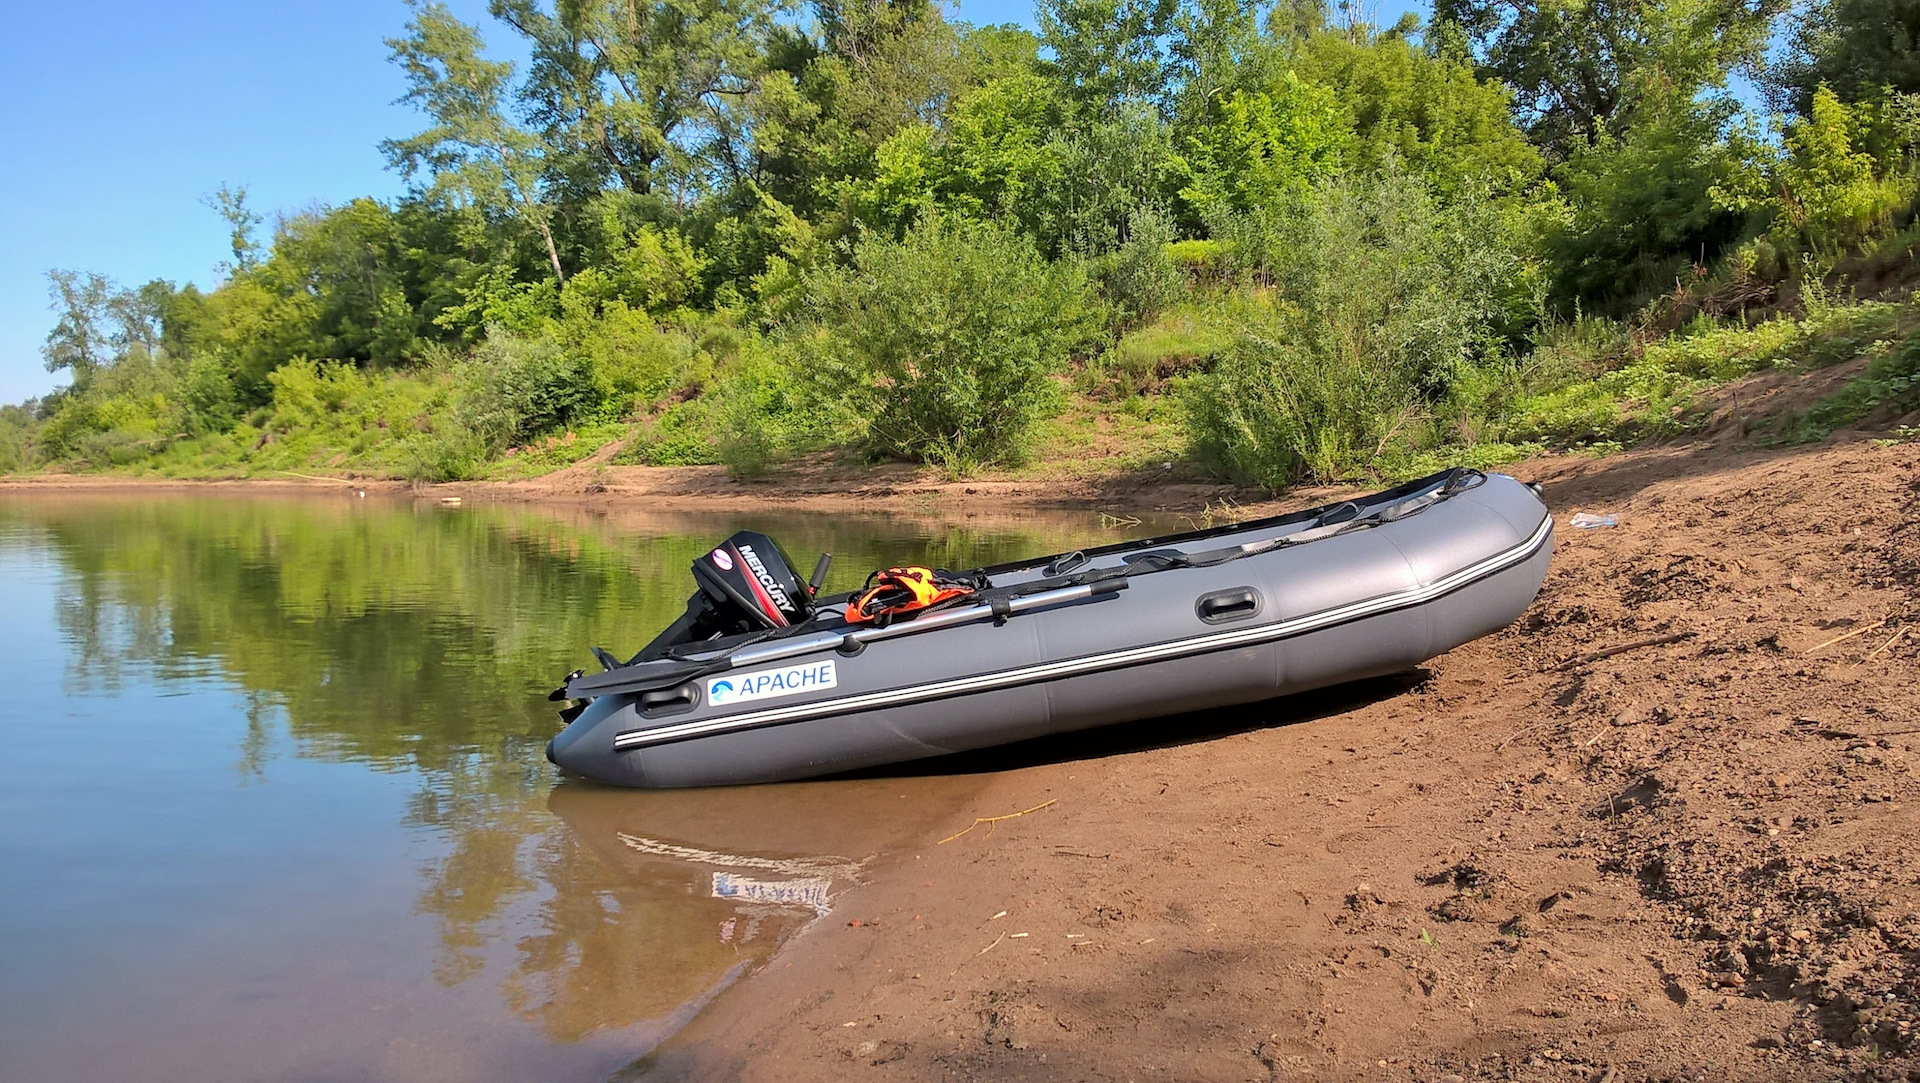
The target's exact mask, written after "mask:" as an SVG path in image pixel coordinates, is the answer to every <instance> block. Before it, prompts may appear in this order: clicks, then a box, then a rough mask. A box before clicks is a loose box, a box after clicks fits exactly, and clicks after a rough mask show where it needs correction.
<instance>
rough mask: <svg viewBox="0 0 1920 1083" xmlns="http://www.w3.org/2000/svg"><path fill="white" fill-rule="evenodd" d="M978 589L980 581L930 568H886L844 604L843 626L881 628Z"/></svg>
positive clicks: (869, 577) (977, 578)
mask: <svg viewBox="0 0 1920 1083" xmlns="http://www.w3.org/2000/svg"><path fill="white" fill-rule="evenodd" d="M979 588H980V577H979V576H977V575H974V576H965V575H956V574H954V573H953V572H949V571H942V570H938V569H933V568H919V567H910V568H888V569H887V570H886V571H884V572H874V573H873V574H872V575H869V576H867V588H866V589H865V590H863V591H861V592H860V594H859V595H857V596H856V597H855V598H854V599H853V601H851V602H849V603H847V623H848V624H867V623H873V624H878V625H880V626H882V627H885V626H886V625H887V624H888V623H889V622H891V621H892V620H893V618H894V617H896V616H898V615H900V614H902V613H912V612H915V611H917V610H921V609H926V608H928V607H929V606H935V605H939V604H940V603H942V602H945V601H949V600H951V599H954V598H964V597H966V596H967V595H969V594H972V593H973V592H974V591H976V590H978V589H979Z"/></svg>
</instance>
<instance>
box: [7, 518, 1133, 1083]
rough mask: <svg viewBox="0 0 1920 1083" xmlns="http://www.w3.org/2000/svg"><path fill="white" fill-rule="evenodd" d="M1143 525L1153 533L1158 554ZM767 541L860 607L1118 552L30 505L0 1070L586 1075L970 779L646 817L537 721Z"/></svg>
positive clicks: (846, 531)
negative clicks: (827, 561)
mask: <svg viewBox="0 0 1920 1083" xmlns="http://www.w3.org/2000/svg"><path fill="white" fill-rule="evenodd" d="M1152 525H1161V526H1164V525H1165V524H1146V525H1135V526H1133V527H1132V528H1131V530H1132V532H1133V533H1136V534H1138V533H1140V532H1141V531H1143V530H1145V529H1147V528H1148V527H1150V526H1152ZM745 527H751V528H754V529H760V530H765V531H767V532H769V533H771V534H773V535H774V536H775V537H776V538H779V539H780V540H781V541H782V542H783V544H784V545H785V547H786V548H787V550H788V552H789V553H790V555H791V556H792V557H793V558H794V560H795V561H796V562H797V563H799V564H801V565H802V566H803V567H806V568H810V567H811V566H812V558H813V556H814V555H815V554H816V553H818V552H819V551H821V550H823V549H831V550H832V551H834V552H835V554H836V557H837V560H836V564H835V572H834V576H833V578H832V579H831V580H830V581H829V588H830V589H847V588H850V587H852V586H854V585H856V584H857V583H858V582H859V580H860V579H861V577H863V576H864V575H865V573H866V571H867V570H868V569H870V568H872V567H875V566H883V565H886V564H895V563H903V562H915V563H930V564H938V565H944V566H948V567H969V566H974V565H978V564H985V563H991V562H994V561H997V560H1004V559H1010V558H1012V557H1015V556H1022V555H1028V554H1032V553H1039V552H1046V551H1056V550H1060V549H1066V548H1072V547H1074V546H1076V545H1084V544H1091V543H1094V542H1098V541H1111V540H1116V539H1117V538H1118V537H1119V536H1121V535H1120V534H1118V533H1116V532H1115V531H1113V530H1111V529H1108V528H1106V527H1103V526H1102V525H1101V523H1100V522H1099V520H1098V518H1097V517H1095V516H1077V515H1063V516H1027V517H1022V518H1009V519H1007V520H1006V521H1004V522H995V523H980V522H972V523H966V522H963V523H959V524H953V523H930V522H924V521H915V520H910V519H896V518H886V517H869V518H866V519H861V520H857V521H855V520H852V519H850V518H846V517H835V518H829V517H807V516H795V515H752V514H730V515H706V516H696V515H674V516H665V515H645V514H640V513H622V514H620V515H617V516H606V515H601V514H597V513H595V512H593V511H591V510H586V509H571V510H556V511H543V510H535V509H529V508H524V507H510V506H477V507H466V508H445V507H442V506H440V505H438V504H437V503H414V502H410V501H389V500H375V499H370V498H359V497H355V496H353V495H351V494H350V493H343V494H340V495H338V496H327V497H302V498H278V497H247V496H233V495H226V496H218V497H206V496H160V497H146V498H138V497H129V496H97V495H58V496H37V495H36V496H21V497H0V742H4V747H5V748H6V749H7V752H6V753H5V755H4V757H0V771H3V772H4V775H3V776H0V1079H6V1080H16V1079H17V1080H42V1079H44V1080H54V1079H58V1080H71V1081H86V1080H126V1079H140V1080H143V1081H161V1080H194V1081H206V1080H225V1079H235V1080H239V1079H245V1080H316V1079H326V1080H342V1079H353V1080H361V1079H365V1080H388V1079H391V1080H438V1079H445V1080H474V1081H485V1080H516V1081H519V1080H527V1079H540V1080H543V1081H546V1080H552V1081H559V1080H572V1079H578V1080H594V1079H603V1078H606V1077H607V1076H608V1075H610V1074H613V1073H615V1072H617V1071H618V1070H619V1069H620V1068H621V1067H623V1066H625V1065H627V1064H630V1063H631V1062H632V1061H634V1059H635V1058H637V1057H639V1056H641V1055H642V1054H644V1053H645V1052H646V1051H647V1050H648V1049H650V1048H652V1047H653V1046H654V1045H656V1044H657V1043H658V1042H659V1041H660V1040H661V1039H662V1038H664V1037H665V1036H666V1035H667V1034H669V1033H671V1032H672V1031H673V1030H674V1029H675V1028H676V1027H678V1026H679V1025H681V1024H682V1023H684V1022H685V1021H686V1020H687V1019H688V1018H690V1017H691V1015H692V1014H693V1013H694V1012H697V1011H699V1010H700V1009H701V1007H702V1006H703V1005H704V1004H705V1003H706V1002H707V1001H708V1000H710V999H711V998H712V997H713V995H714V994H715V993H717V992H718V991H719V990H720V989H722V988H724V987H725V986H726V985H727V984H728V983H730V982H731V981H733V980H735V979H736V978H737V977H738V976H739V975H740V974H742V973H743V972H745V971H747V970H749V969H750V968H751V966H752V965H753V963H754V962H756V961H757V960H760V959H763V958H765V957H766V955H767V954H768V953H770V952H771V951H772V950H773V949H774V948H776V947H777V946H778V945H779V943H780V942H781V941H782V940H783V939H785V938H786V937H788V936H791V935H792V934H793V933H794V932H796V931H797V930H799V929H801V928H803V927H804V926H805V925H806V924H807V923H808V922H810V921H812V920H814V919H815V917H816V916H817V914H818V913H819V907H820V906H822V905H828V906H830V905H831V898H832V897H833V895H835V894H837V893H838V892H839V891H842V890H844V889H845V887H846V886H848V885H849V884H851V883H853V882H854V881H856V880H857V879H859V878H860V877H861V876H862V871H861V870H862V867H863V862H865V861H867V860H868V859H870V858H871V857H872V856H873V855H875V854H877V853H882V852H884V851H886V850H887V849H888V848H889V847H892V846H896V845H899V844H902V843H903V842H904V841H906V840H909V839H917V838H924V837H925V835H926V833H927V831H929V830H930V829H931V828H932V827H933V826H934V825H935V824H936V823H944V822H945V821H946V820H947V819H949V818H951V816H952V815H953V814H954V813H955V812H956V811H957V810H958V809H960V808H962V807H964V806H966V805H967V802H968V798H969V796H970V795H971V794H972V793H973V792H974V791H975V790H977V789H978V787H979V786H980V785H981V784H982V783H981V780H980V779H978V778H975V777H969V776H966V775H939V774H935V775H930V776H925V777H908V778H870V779H861V780H852V781H848V780H841V781H829V782H816V783H804V784H795V785H787V786H771V787H755V788H747V789H732V790H714V791H692V792H674V793H639V792H630V791H616V790H607V789H602V788H599V787H595V786H592V785H590V784H585V783H580V782H577V781H570V780H562V779H559V778H558V777H557V776H556V773H555V771H554V770H553V768H551V767H550V766H549V765H548V764H547V762H546V760H545V758H544V756H543V755H542V747H543V745H544V743H545V741H546V740H547V738H548V737H550V736H551V735H552V734H553V733H554V731H555V730H556V729H557V728H558V721H557V719H556V718H555V717H554V715H553V712H552V705H551V704H549V703H547V702H546V700H545V693H546V692H547V691H548V690H549V689H550V688H552V687H553V685H554V684H555V683H556V681H557V679H558V678H559V677H560V676H561V675H562V674H564V673H565V672H566V671H568V670H570V669H573V668H575V667H576V666H579V665H581V664H582V663H583V661H585V659H586V657H587V655H586V651H585V648H586V647H587V646H588V645H589V644H596V643H597V644H601V645H604V646H607V647H608V648H610V649H612V650H614V651H615V652H616V653H628V652H631V651H633V650H635V649H637V648H638V646H639V645H640V644H641V643H642V642H644V640H645V639H646V638H647V637H648V636H649V635H650V634H651V633H652V631H653V630H655V629H658V628H659V627H661V626H663V625H665V624H666V623H667V622H668V621H670V620H671V619H672V618H673V617H674V616H676V615H677V614H678V612H679V610H680V608H681V606H682V604H683V603H684V600H685V596H686V594H687V591H688V590H689V589H690V587H689V580H688V576H687V570H686V569H687V564H688V562H689V561H690V560H692V558H693V557H694V556H695V555H696V554H697V553H699V552H701V551H702V550H703V549H705V548H706V547H708V546H709V545H711V544H712V542H713V541H714V540H716V539H718V538H721V537H724V536H725V535H727V534H728V533H730V532H732V531H733V530H736V529H741V528H745Z"/></svg>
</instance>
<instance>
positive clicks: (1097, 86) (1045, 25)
mask: <svg viewBox="0 0 1920 1083" xmlns="http://www.w3.org/2000/svg"><path fill="white" fill-rule="evenodd" d="M1177 10H1178V4H1177V3H1176V2H1175V0H1040V3H1038V4H1037V5H1035V8H1034V14H1035V16H1036V17H1037V18H1038V20H1039V23H1040V33H1041V41H1042V42H1044V43H1045V44H1046V46H1047V47H1048V48H1049V49H1051V50H1053V64H1054V70H1055V71H1056V73H1057V75H1058V78H1059V80H1060V82H1061V83H1062V84H1063V85H1064V86H1065V87H1066V89H1067V93H1068V94H1070V95H1071V96H1072V97H1073V98H1074V100H1075V101H1077V102H1079V103H1081V104H1082V105H1084V106H1086V107H1087V108H1089V109H1092V110H1094V111H1095V112H1099V113H1115V112H1118V111H1120V110H1122V109H1124V108H1126V107H1127V106H1129V105H1132V104H1139V103H1144V102H1151V101H1154V100H1156V99H1157V98H1159V97H1160V96H1161V95H1163V94H1164V93H1165V92H1166V87H1167V84H1168V81H1169V78H1168V77H1169V75H1170V74H1171V73H1170V71H1169V68H1170V65H1171V58H1170V57H1169V56H1168V55H1167V53H1166V49H1165V46H1164V44H1163V42H1164V41H1165V39H1166V36H1167V34H1168V32H1169V31H1170V30H1171V29H1172V27H1173V18H1174V14H1175V12H1176V11H1177Z"/></svg>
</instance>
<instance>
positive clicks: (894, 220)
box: [846, 75, 1065, 240]
mask: <svg viewBox="0 0 1920 1083" xmlns="http://www.w3.org/2000/svg"><path fill="white" fill-rule="evenodd" d="M1061 119H1062V113H1061V105H1060V102H1059V99H1058V98H1057V97H1055V95H1054V88H1053V86H1052V84H1050V83H1048V82H1047V81H1046V80H1045V79H1042V78H1041V77H1040V76H1037V75H1015V76H1008V77H1006V78H1002V79H996V80H994V81H993V82H991V83H988V84H986V85H985V86H982V87H980V88H978V89H976V90H974V91H973V92H972V93H970V94H968V95H967V96H966V97H964V98H962V99H961V100H960V101H959V102H958V103H956V104H955V105H954V107H953V110H952V114H951V116H950V117H949V118H948V120H947V124H946V126H945V128H944V129H940V128H935V127H934V126H932V125H926V124H919V125H914V126H912V127H908V128H904V129H902V130H901V131H900V132H898V133H896V134H895V135H894V136H893V137H892V138H891V139H888V140H887V141H886V142H885V143H883V144H881V146H880V149H879V151H878V153H877V156H876V157H877V161H876V166H875V170H874V173H875V175H874V178H873V179H872V180H871V181H865V182H854V183H851V184H849V185H847V186H846V191H847V192H848V194H849V196H850V197H851V199H852V200H853V202H854V204H855V206H856V207H858V208H859V211H860V213H861V216H862V217H863V218H865V219H866V220H868V221H870V222H873V223H876V224H879V225H883V226H886V227H888V228H890V229H894V230H898V229H900V228H903V227H904V226H906V225H907V224H909V223H911V222H913V221H915V220H916V219H917V218H918V217H921V216H923V215H924V214H925V213H927V212H929V211H935V210H938V211H943V212H946V213H951V214H957V215H961V216H964V217H968V218H974V219H990V218H998V217H1001V216H1005V217H1008V218H1011V219H1013V220H1015V221H1018V222H1019V223H1021V225H1022V226H1023V227H1025V229H1026V230H1027V232H1028V233H1029V234H1030V235H1033V236H1046V235H1048V234H1050V233H1051V232H1052V231H1051V230H1049V229H1048V228H1047V226H1048V224H1049V223H1050V222H1051V221H1052V219H1053V209H1054V208H1053V204H1052V200H1053V199H1054V197H1055V196H1056V195H1057V193H1058V192H1059V190H1060V188H1061V184H1062V181H1063V174H1064V170H1065V153H1064V148H1063V147H1062V146H1061V145H1060V144H1059V143H1057V142H1056V141H1055V138H1054V136H1055V134H1056V132H1057V130H1058V129H1059V126H1060V123H1061ZM1047 239H1049V240H1051V239H1052V238H1051V237H1047Z"/></svg>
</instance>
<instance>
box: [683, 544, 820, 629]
mask: <svg viewBox="0 0 1920 1083" xmlns="http://www.w3.org/2000/svg"><path fill="white" fill-rule="evenodd" d="M693 578H694V581H695V582H697V583H699V584H700V594H701V596H703V597H704V598H705V599H706V601H707V604H708V605H709V606H711V607H712V608H713V609H714V610H715V612H716V613H718V614H719V615H720V616H722V617H725V618H734V619H739V620H744V621H745V622H746V623H747V624H748V625H750V626H751V630H758V629H762V628H785V627H787V626H788V625H791V624H799V623H800V622H801V621H803V620H806V619H807V618H808V617H811V616H812V615H813V592H812V591H811V590H809V589H808V585H807V583H806V582H805V581H804V580H802V579H801V578H800V577H799V576H797V575H795V574H794V573H793V568H792V566H791V565H789V564H788V563H787V555H786V554H785V553H782V552H781V551H780V547H779V546H778V545H776V544H774V540H773V539H772V538H769V537H767V536H766V535H765V534H757V533H755V532H753V531H751V530H742V531H741V532H739V533H738V534H735V535H734V536H733V537H731V538H728V539H727V540H726V541H723V542H721V543H720V544H719V545H718V546H716V547H715V548H714V550H713V551H712V552H710V553H707V554H705V555H704V556H701V557H699V558H697V559H695V560H694V562H693Z"/></svg>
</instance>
